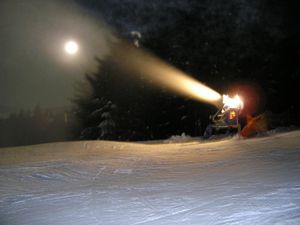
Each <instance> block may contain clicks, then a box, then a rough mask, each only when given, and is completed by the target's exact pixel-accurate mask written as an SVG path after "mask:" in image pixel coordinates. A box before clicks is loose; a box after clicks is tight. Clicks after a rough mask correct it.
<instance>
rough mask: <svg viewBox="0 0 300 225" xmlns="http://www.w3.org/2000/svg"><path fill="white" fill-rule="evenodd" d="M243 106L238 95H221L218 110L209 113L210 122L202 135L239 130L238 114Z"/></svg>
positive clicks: (205, 136) (209, 135) (206, 136)
mask: <svg viewBox="0 0 300 225" xmlns="http://www.w3.org/2000/svg"><path fill="white" fill-rule="evenodd" d="M243 107H244V103H243V101H242V100H241V98H240V96H238V95H236V96H234V97H229V96H228V95H223V97H222V102H221V104H220V107H219V110H218V111H217V112H216V113H215V114H213V115H210V117H209V118H210V121H211V122H210V124H209V125H208V126H207V127H206V129H205V132H204V135H203V137H204V138H206V139H207V138H209V137H211V136H212V135H214V134H218V133H225V134H231V133H234V132H239V131H240V123H239V116H240V112H241V110H242V109H243Z"/></svg>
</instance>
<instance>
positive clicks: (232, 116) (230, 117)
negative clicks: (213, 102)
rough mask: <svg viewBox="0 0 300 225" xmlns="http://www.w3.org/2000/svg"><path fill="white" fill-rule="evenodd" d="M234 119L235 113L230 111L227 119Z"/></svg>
mask: <svg viewBox="0 0 300 225" xmlns="http://www.w3.org/2000/svg"><path fill="white" fill-rule="evenodd" d="M235 118H236V112H235V111H230V113H229V119H230V120H232V119H235Z"/></svg>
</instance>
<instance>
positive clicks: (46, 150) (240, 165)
mask: <svg viewBox="0 0 300 225" xmlns="http://www.w3.org/2000/svg"><path fill="white" fill-rule="evenodd" d="M0 156H1V157H0V224H1V225H6V224H7V225H10V224H12V225H19V224H22V225H44V224H45V225H46V224H47V225H48V224H49V225H50V224H51V225H56V224H60V225H62V224H64V225H70V224H72V225H77V224H84V225H85V224H86V225H93V224H105V225H106V224H205V225H208V224H249V225H250V224H251V225H253V224H295V225H296V224H300V131H294V132H288V133H281V134H274V135H272V136H269V137H263V138H255V139H249V140H238V139H237V138H233V139H229V140H222V141H214V142H204V143H201V142H200V141H191V142H186V143H173V144H163V143H162V144H134V143H117V142H103V141H91V142H70V143H55V144H45V145H36V146H28V147H20V148H3V149H0Z"/></svg>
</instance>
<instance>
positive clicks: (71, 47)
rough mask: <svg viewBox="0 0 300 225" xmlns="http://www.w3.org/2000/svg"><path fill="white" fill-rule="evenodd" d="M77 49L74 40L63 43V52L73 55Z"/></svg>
mask: <svg viewBox="0 0 300 225" xmlns="http://www.w3.org/2000/svg"><path fill="white" fill-rule="evenodd" d="M78 49H79V47H78V44H77V43H76V42H75V41H67V42H66V43H65V52H66V53H67V54H69V55H75V54H76V53H77V52H78Z"/></svg>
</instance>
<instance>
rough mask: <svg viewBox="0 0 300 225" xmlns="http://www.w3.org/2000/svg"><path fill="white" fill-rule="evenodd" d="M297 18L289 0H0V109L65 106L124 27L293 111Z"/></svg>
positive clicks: (219, 83)
mask: <svg viewBox="0 0 300 225" xmlns="http://www.w3.org/2000/svg"><path fill="white" fill-rule="evenodd" d="M298 21H300V20H299V13H298V11H297V7H296V3H295V2H292V1H272V0H252V1H250V0H248V1H247V0H229V1H216V0H209V1H208V0H203V1H199V0H198V1H193V0H191V1H180V0H173V1H160V0H153V1H146V0H123V1H119V0H101V1H99V0H89V1H87V0H76V1H47V2H44V1H43V3H41V2H40V1H37V0H29V1H17V0H4V1H1V3H0V43H1V52H0V54H1V59H2V60H1V61H0V98H1V103H0V114H2V115H7V113H9V112H13V111H16V110H19V109H21V108H32V107H34V106H35V105H36V104H40V105H41V106H42V107H62V106H69V105H70V100H69V99H70V98H72V96H73V95H74V88H73V85H74V83H75V82H76V81H78V80H81V79H83V74H84V73H85V72H87V71H90V70H93V69H94V68H95V65H94V63H95V62H94V56H98V57H102V56H103V55H105V54H106V52H107V51H108V50H107V46H106V44H107V40H110V39H111V38H112V33H114V34H117V35H118V36H121V37H124V38H129V37H130V35H129V34H130V32H131V31H139V32H140V33H141V34H142V39H141V43H142V46H143V47H145V48H147V49H149V50H150V51H152V52H154V53H155V54H156V55H157V56H158V57H160V58H162V59H164V60H166V61H168V62H169V63H170V64H172V65H174V66H176V67H178V68H180V69H182V70H183V71H185V72H188V73H189V74H192V75H194V77H195V78H196V79H199V80H201V81H203V82H205V83H207V84H209V85H211V86H212V87H214V88H216V89H217V90H218V91H220V92H222V91H226V90H228V88H233V86H234V84H239V83H241V82H242V83H243V84H245V83H246V84H249V83H251V84H253V86H255V87H256V86H257V89H255V88H254V89H255V90H254V92H261V93H262V94H261V96H263V97H259V98H260V99H261V101H262V102H263V106H261V108H262V109H271V110H275V111H284V110H285V109H286V108H287V107H290V106H291V105H293V106H292V107H293V108H297V109H299V103H298V102H297V97H295V95H294V94H293V92H294V90H293V89H296V88H297V86H298V85H297V82H298V78H297V76H299V31H300V29H299V22H298ZM107 27H109V29H108V28H107ZM70 38H72V39H75V40H77V41H78V42H79V44H80V54H78V56H76V57H74V58H70V57H68V56H66V55H65V54H64V53H63V51H62V45H63V43H64V41H65V40H68V39H70ZM257 90H262V91H257ZM292 95H293V96H292ZM278 97H279V98H280V102H281V103H279V106H278V107H274V104H275V102H276V101H275V100H274V99H276V98H278ZM283 101H284V103H282V102H283Z"/></svg>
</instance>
